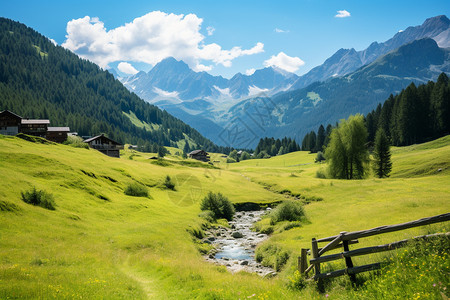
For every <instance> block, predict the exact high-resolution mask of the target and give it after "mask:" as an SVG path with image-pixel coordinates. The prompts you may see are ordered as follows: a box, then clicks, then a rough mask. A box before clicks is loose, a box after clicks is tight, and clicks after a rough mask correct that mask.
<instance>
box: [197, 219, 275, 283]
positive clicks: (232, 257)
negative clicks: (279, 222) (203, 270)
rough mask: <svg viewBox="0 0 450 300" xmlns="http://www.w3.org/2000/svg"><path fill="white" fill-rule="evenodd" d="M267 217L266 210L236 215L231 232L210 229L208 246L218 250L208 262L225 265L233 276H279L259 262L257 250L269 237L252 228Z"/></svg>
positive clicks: (208, 258)
mask: <svg viewBox="0 0 450 300" xmlns="http://www.w3.org/2000/svg"><path fill="white" fill-rule="evenodd" d="M265 213H266V211H264V210H259V211H241V212H236V214H235V215H234V218H233V220H232V221H230V222H229V224H230V228H227V227H224V226H219V227H216V228H211V229H209V230H208V231H207V233H206V237H205V238H204V242H206V243H209V244H211V245H213V246H215V249H214V250H213V251H211V252H210V253H209V254H208V255H206V256H205V259H206V260H207V261H209V262H212V263H216V264H219V265H224V266H226V267H227V269H228V270H230V271H231V272H233V273H235V272H239V271H246V272H251V273H257V274H258V275H261V276H273V275H275V274H276V272H275V271H274V270H273V269H271V268H268V267H264V266H263V265H261V264H260V263H258V262H257V261H256V260H255V248H256V246H257V245H258V244H259V243H261V242H262V241H264V240H265V239H267V238H268V236H267V235H266V234H262V233H259V232H255V231H252V230H251V227H252V226H253V224H254V223H255V222H257V221H259V220H260V219H261V216H262V215H264V214H265Z"/></svg>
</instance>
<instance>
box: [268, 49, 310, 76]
mask: <svg viewBox="0 0 450 300" xmlns="http://www.w3.org/2000/svg"><path fill="white" fill-rule="evenodd" d="M304 64H305V62H304V61H303V60H301V59H300V58H298V57H291V56H288V55H286V54H285V53H284V52H280V53H278V54H277V55H276V56H275V55H272V56H271V57H270V58H269V59H268V60H266V61H264V66H265V67H278V68H280V69H283V70H285V71H288V72H291V73H294V72H295V71H297V70H298V69H299V68H300V67H301V66H303V65H304Z"/></svg>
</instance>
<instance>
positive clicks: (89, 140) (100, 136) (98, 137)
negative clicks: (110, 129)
mask: <svg viewBox="0 0 450 300" xmlns="http://www.w3.org/2000/svg"><path fill="white" fill-rule="evenodd" d="M100 138H103V139H107V140H108V141H110V142H111V143H113V144H116V145H122V144H121V143H118V142H116V141H114V140H112V139H110V138H107V137H106V136H105V135H104V134H100V135H97V136H94V137H91V138H89V139H87V140H84V141H83V142H84V143H90V142H92V141H94V140H97V139H100Z"/></svg>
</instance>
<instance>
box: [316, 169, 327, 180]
mask: <svg viewBox="0 0 450 300" xmlns="http://www.w3.org/2000/svg"><path fill="white" fill-rule="evenodd" d="M316 178H320V179H326V178H327V173H326V171H325V170H324V169H323V168H320V169H319V170H317V172H316Z"/></svg>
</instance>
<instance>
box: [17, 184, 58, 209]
mask: <svg viewBox="0 0 450 300" xmlns="http://www.w3.org/2000/svg"><path fill="white" fill-rule="evenodd" d="M21 195H22V200H23V202H25V203H28V204H32V205H36V206H40V207H43V208H46V209H49V210H55V201H54V200H53V195H52V194H49V193H47V192H45V191H42V190H37V189H36V187H33V189H31V190H30V191H26V192H21Z"/></svg>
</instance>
